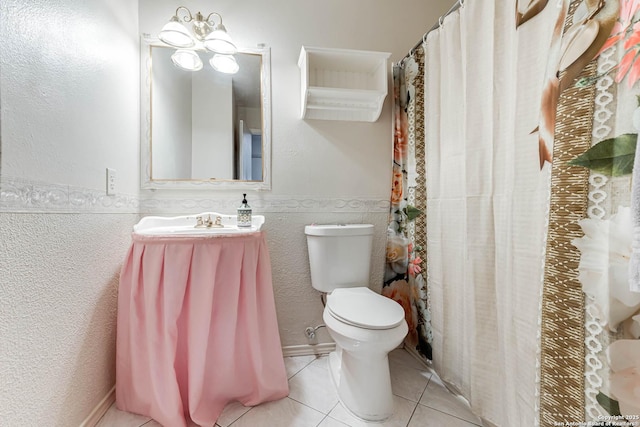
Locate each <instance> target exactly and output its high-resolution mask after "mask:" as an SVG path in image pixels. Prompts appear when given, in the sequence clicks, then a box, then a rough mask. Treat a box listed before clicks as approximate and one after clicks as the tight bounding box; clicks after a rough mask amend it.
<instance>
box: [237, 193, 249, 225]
mask: <svg viewBox="0 0 640 427" xmlns="http://www.w3.org/2000/svg"><path fill="white" fill-rule="evenodd" d="M238 227H251V206H249V204H248V203H247V194H246V193H244V194H243V195H242V204H241V205H240V207H239V208H238Z"/></svg>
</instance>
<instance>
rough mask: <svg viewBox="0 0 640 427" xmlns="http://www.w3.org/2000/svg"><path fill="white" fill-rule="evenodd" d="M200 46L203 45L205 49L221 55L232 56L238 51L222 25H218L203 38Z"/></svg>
mask: <svg viewBox="0 0 640 427" xmlns="http://www.w3.org/2000/svg"><path fill="white" fill-rule="evenodd" d="M202 44H204V47H205V49H207V50H210V51H211V52H215V53H221V54H223V55H233V54H234V53H236V52H237V51H238V48H237V47H236V45H235V44H234V43H233V41H232V40H231V36H230V35H229V34H228V33H227V31H226V30H225V29H224V27H223V26H222V25H218V26H217V27H216V29H215V30H213V31H212V32H211V33H210V34H209V35H208V36H207V37H205V39H204V41H203V42H202Z"/></svg>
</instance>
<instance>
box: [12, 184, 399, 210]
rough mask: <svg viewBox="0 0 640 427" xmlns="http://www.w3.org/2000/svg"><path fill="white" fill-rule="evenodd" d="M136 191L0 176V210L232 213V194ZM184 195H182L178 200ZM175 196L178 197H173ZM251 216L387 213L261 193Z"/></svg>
mask: <svg viewBox="0 0 640 427" xmlns="http://www.w3.org/2000/svg"><path fill="white" fill-rule="evenodd" d="M201 194H202V195H200V194H196V195H194V194H193V192H189V191H180V192H178V193H176V191H169V190H166V191H161V190H157V191H142V192H141V193H140V194H138V195H134V194H116V195H115V196H107V195H106V194H105V191H103V190H96V189H91V188H84V187H77V186H71V185H64V184H51V183H45V182H40V181H32V180H27V179H23V178H15V177H10V176H0V212H14V213H122V214H145V215H146V214H172V213H175V214H184V213H189V212H191V213H197V212H205V211H217V212H235V210H236V208H237V207H238V203H239V198H238V197H237V196H238V195H237V194H229V193H227V192H225V193H215V192H213V193H212V192H210V191H206V192H205V191H203V192H202V193H201ZM183 195H186V196H187V197H183ZM176 196H178V197H176ZM250 204H251V206H252V208H253V209H254V212H257V213H262V212H265V213H315V212H323V213H344V212H347V213H359V212H362V213H365V212H366V213H385V214H386V213H388V212H389V206H390V203H389V199H386V198H385V199H381V198H374V197H316V196H310V195H293V196H276V195H272V194H270V193H265V192H255V193H253V194H251V195H250Z"/></svg>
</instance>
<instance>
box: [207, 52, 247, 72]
mask: <svg viewBox="0 0 640 427" xmlns="http://www.w3.org/2000/svg"><path fill="white" fill-rule="evenodd" d="M209 63H210V64H211V66H212V67H213V68H214V69H215V70H216V71H220V72H221V73H225V74H235V73H237V72H238V70H239V69H240V66H239V65H238V63H237V62H236V58H234V57H233V55H221V54H219V53H217V54H215V55H213V58H211V59H210V60H209Z"/></svg>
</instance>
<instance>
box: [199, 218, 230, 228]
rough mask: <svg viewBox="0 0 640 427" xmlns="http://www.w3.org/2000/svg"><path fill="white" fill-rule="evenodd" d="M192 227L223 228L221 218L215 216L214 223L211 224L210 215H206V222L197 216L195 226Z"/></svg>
mask: <svg viewBox="0 0 640 427" xmlns="http://www.w3.org/2000/svg"><path fill="white" fill-rule="evenodd" d="M194 227H195V228H222V227H224V225H222V217H221V216H216V222H213V220H212V219H211V215H208V216H207V219H206V220H205V219H204V218H203V217H201V216H197V217H196V225H194Z"/></svg>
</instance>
